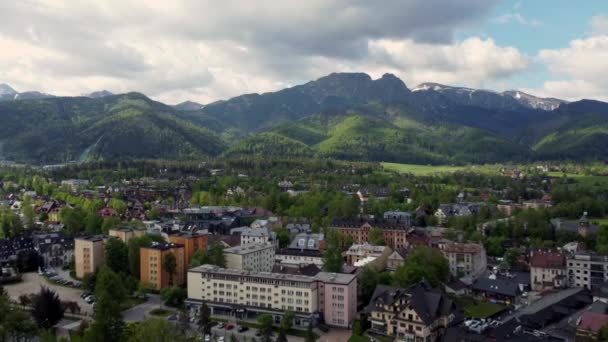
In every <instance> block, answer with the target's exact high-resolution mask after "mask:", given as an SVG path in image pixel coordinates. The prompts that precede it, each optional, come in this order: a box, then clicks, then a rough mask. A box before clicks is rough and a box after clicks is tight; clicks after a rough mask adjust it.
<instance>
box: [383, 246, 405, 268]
mask: <svg viewBox="0 0 608 342" xmlns="http://www.w3.org/2000/svg"><path fill="white" fill-rule="evenodd" d="M404 263H405V252H404V250H399V251H393V253H391V255H389V256H388V259H387V260H386V269H388V270H389V271H394V270H396V269H397V267H399V266H401V265H403V264H404Z"/></svg>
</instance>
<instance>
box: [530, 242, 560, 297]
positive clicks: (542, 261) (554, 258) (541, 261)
mask: <svg viewBox="0 0 608 342" xmlns="http://www.w3.org/2000/svg"><path fill="white" fill-rule="evenodd" d="M566 279H567V277H566V255H565V254H563V253H561V252H552V251H533V252H532V253H531V255H530V283H531V284H530V285H531V287H532V290H534V291H542V290H546V289H555V288H561V287H564V286H566V284H567V281H566Z"/></svg>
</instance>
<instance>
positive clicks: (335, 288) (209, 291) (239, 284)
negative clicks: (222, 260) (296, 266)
mask: <svg viewBox="0 0 608 342" xmlns="http://www.w3.org/2000/svg"><path fill="white" fill-rule="evenodd" d="M356 295H357V279H356V276H355V275H347V274H331V273H326V272H321V273H318V274H317V275H316V276H314V277H311V276H305V275H295V274H279V273H269V272H248V271H243V270H238V269H228V268H220V267H217V266H214V265H202V266H199V267H196V268H193V269H191V270H189V271H188V303H190V304H195V305H196V304H201V303H202V302H203V301H204V302H205V303H207V305H209V307H210V308H211V310H212V314H218V315H227V316H232V317H235V318H236V319H255V317H256V316H257V315H259V314H262V313H268V314H270V315H272V316H273V318H274V321H275V323H279V322H280V321H281V319H282V317H283V315H284V314H285V312H286V311H292V312H293V313H294V314H295V321H294V323H295V325H296V326H302V327H306V326H307V325H308V324H309V322H311V321H312V319H313V317H316V316H317V315H318V313H323V314H324V317H325V323H326V324H328V325H335V326H342V327H348V326H350V324H351V323H352V321H353V320H354V316H355V313H356V303H357V301H356Z"/></svg>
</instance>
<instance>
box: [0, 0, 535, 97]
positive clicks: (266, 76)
mask: <svg viewBox="0 0 608 342" xmlns="http://www.w3.org/2000/svg"><path fill="white" fill-rule="evenodd" d="M496 2H497V1H496V0H491V1H490V0H468V1H464V2H459V1H453V2H452V1H448V2H446V1H444V0H421V1H402V0H387V1H386V2H383V5H382V6H378V5H377V4H376V3H374V2H367V1H347V0H335V1H329V0H310V1H297V2H296V1H293V2H291V1H284V2H277V1H274V0H260V1H256V2H243V1H237V0H225V1H222V2H216V1H210V0H208V1H194V0H192V1H165V2H157V1H146V0H109V1H101V2H83V1H78V0H64V1H50V0H45V1H41V0H38V1H37V0H28V1H17V2H9V1H4V2H0V48H1V50H2V51H3V54H0V82H6V83H9V84H11V85H13V86H14V87H15V88H16V89H17V90H20V91H24V90H32V89H35V90H41V91H45V92H51V93H55V94H59V95H77V94H81V93H85V92H90V91H94V90H99V89H109V90H111V91H113V92H125V91H131V90H133V91H141V92H144V93H146V94H148V95H150V96H152V97H154V98H155V99H158V100H161V101H166V102H170V103H175V102H179V101H183V100H186V99H191V100H195V101H200V102H203V103H206V102H209V101H213V100H217V99H222V98H226V97H230V96H236V95H240V94H243V93H251V92H264V91H272V90H276V89H280V88H283V87H285V86H289V85H293V84H295V83H300V82H304V81H308V80H310V79H314V78H317V77H321V76H323V75H326V74H328V73H330V72H334V71H362V72H368V73H370V74H372V75H373V76H379V75H381V74H383V73H384V72H393V73H395V74H397V75H399V76H400V77H402V78H403V79H404V81H406V82H407V83H408V84H410V85H411V84H416V83H419V82H423V81H438V82H445V83H455V84H465V85H470V86H475V85H480V84H484V83H485V82H494V81H500V80H503V79H505V78H508V77H509V76H510V75H512V74H515V73H518V72H521V71H523V70H525V69H526V68H527V67H528V65H529V59H528V58H527V57H526V56H525V55H523V54H522V53H521V52H519V51H518V50H517V49H515V48H513V47H503V46H499V45H497V44H496V43H495V42H494V41H493V40H492V39H481V38H476V37H474V38H469V39H465V40H461V41H454V39H453V37H454V34H455V32H456V31H458V30H459V29H462V28H466V27H470V26H471V25H476V24H477V23H480V22H483V21H484V20H486V19H487V17H488V15H489V14H490V11H491V9H492V8H493V6H494V5H495V4H496Z"/></svg>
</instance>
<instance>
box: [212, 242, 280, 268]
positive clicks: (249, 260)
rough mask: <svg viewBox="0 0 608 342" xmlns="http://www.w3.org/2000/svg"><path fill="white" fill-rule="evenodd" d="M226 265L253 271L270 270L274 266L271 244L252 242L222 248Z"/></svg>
mask: <svg viewBox="0 0 608 342" xmlns="http://www.w3.org/2000/svg"><path fill="white" fill-rule="evenodd" d="M224 256H225V257H226V267H227V268H235V269H238V270H245V271H253V272H270V271H272V266H274V246H273V245H272V244H268V243H266V244H252V245H244V246H235V247H230V248H226V249H224Z"/></svg>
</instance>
